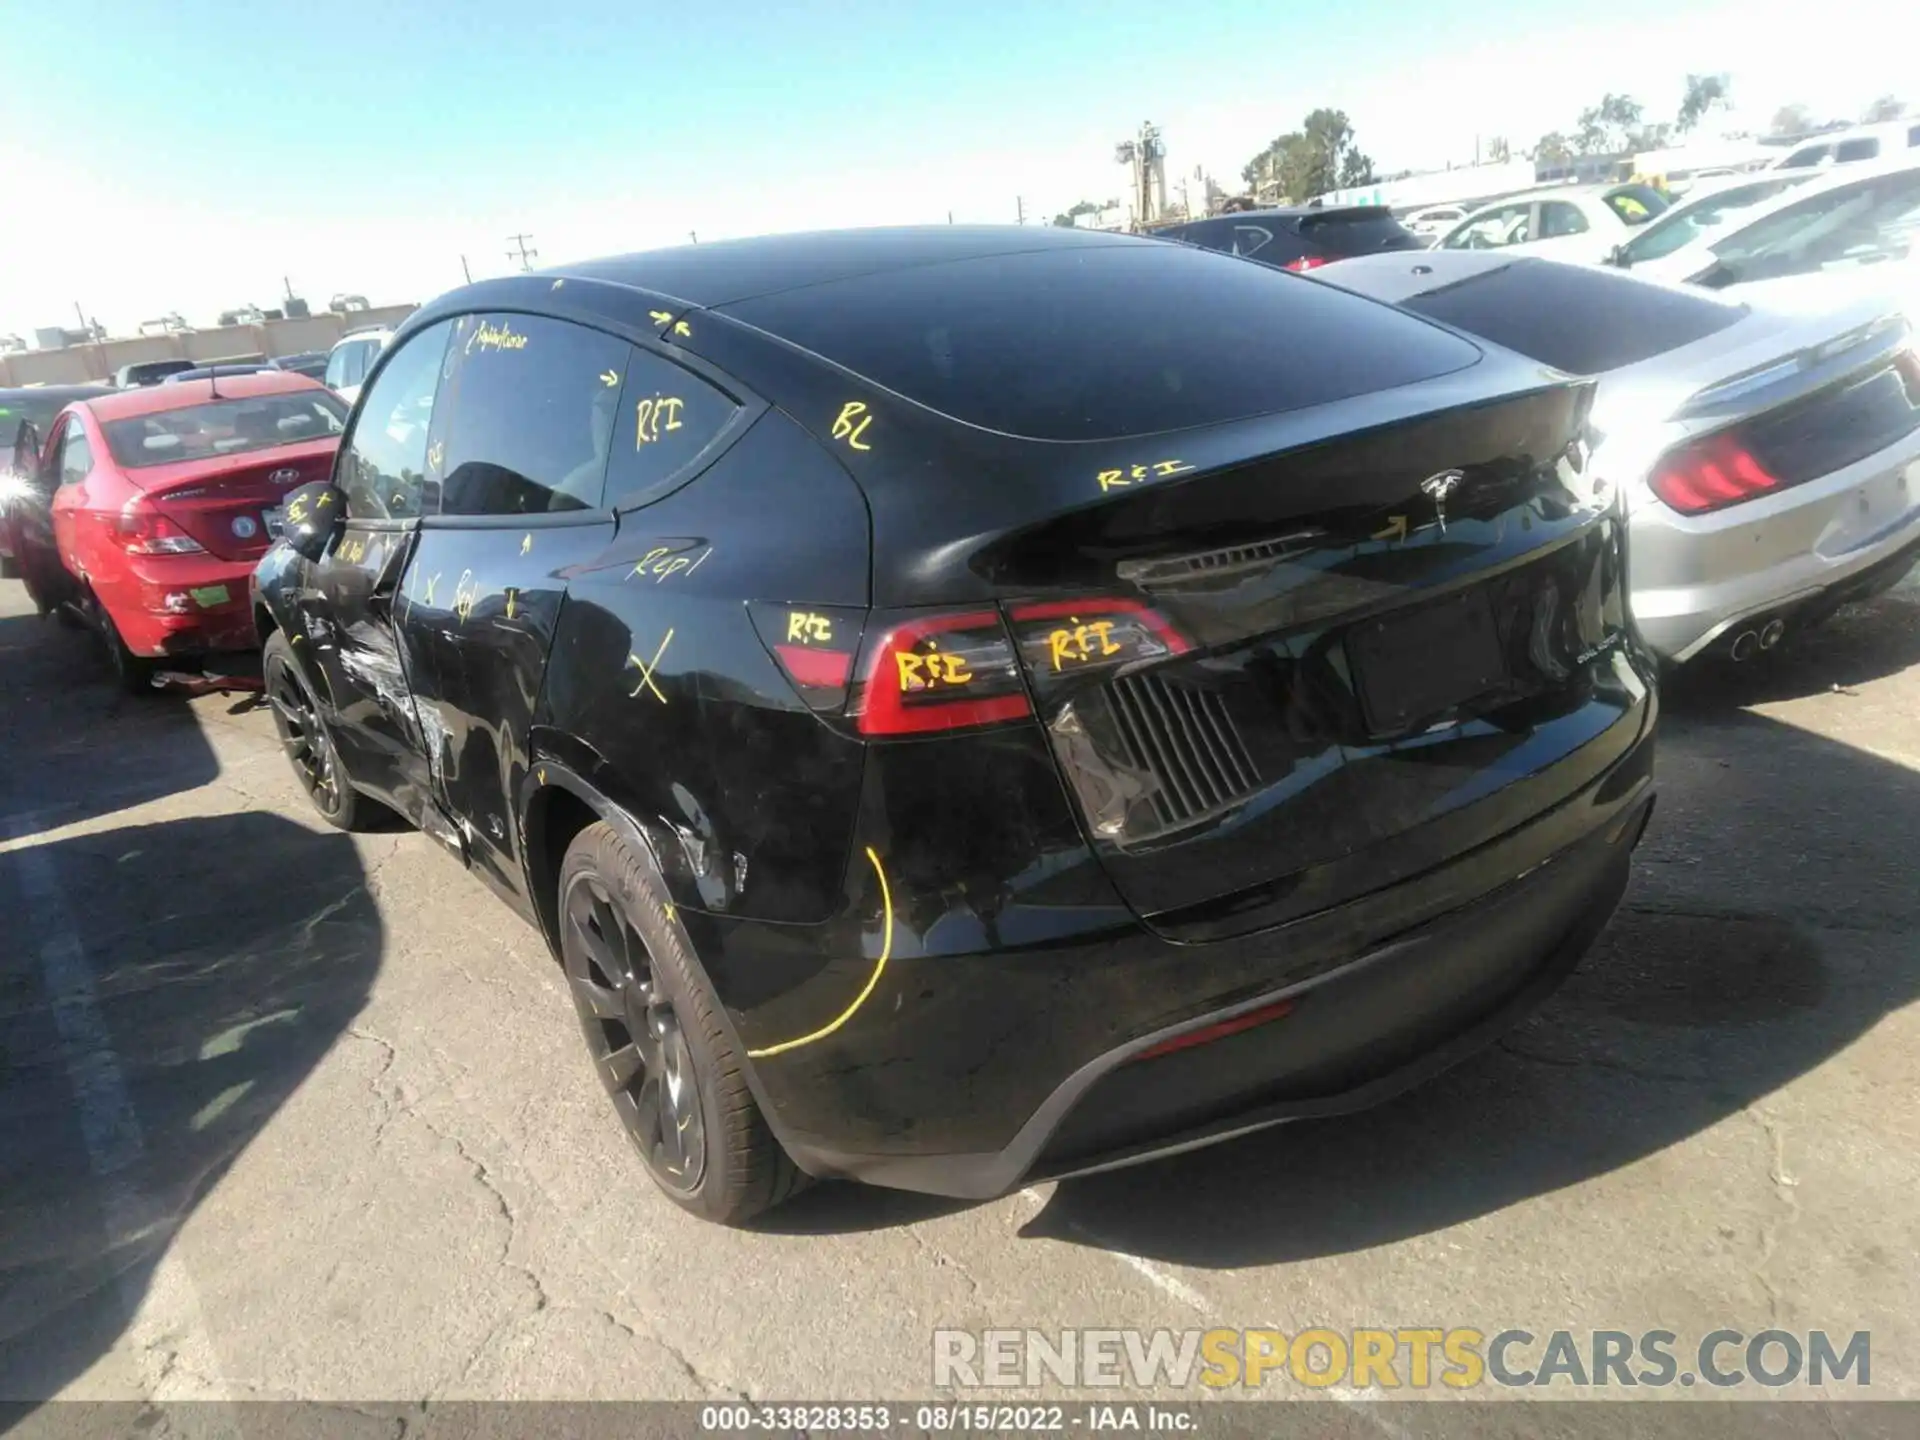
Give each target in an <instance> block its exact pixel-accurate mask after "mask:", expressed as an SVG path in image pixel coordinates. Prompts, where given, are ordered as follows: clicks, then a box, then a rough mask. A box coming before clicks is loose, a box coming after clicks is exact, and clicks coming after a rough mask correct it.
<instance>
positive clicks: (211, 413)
mask: <svg viewBox="0 0 1920 1440" xmlns="http://www.w3.org/2000/svg"><path fill="white" fill-rule="evenodd" d="M346 420H347V412H346V407H345V406H343V405H342V404H341V403H340V402H339V400H337V399H335V398H334V397H333V396H332V395H328V394H326V393H325V392H323V391H315V390H303V391H300V392H298V393H296V394H292V395H255V396H250V397H248V398H246V399H244V400H217V401H209V402H208V403H207V404H205V405H189V406H186V407H184V408H182V409H179V410H162V411H160V412H159V413H158V414H154V415H139V416H135V417H134V418H132V419H130V420H110V421H108V422H107V423H106V424H105V425H103V426H101V429H102V430H104V431H105V432H106V436H107V448H108V449H109V450H111V451H112V452H113V458H114V460H115V462H116V463H117V464H119V465H120V467H121V468H122V469H127V470H137V469H140V468H142V467H144V466H148V465H171V464H173V463H174V462H175V461H178V460H205V459H208V458H210V457H212V456H216V455H238V454H241V453H243V452H245V451H248V450H266V449H270V448H272V447H273V446H276V445H298V444H302V443H304V442H305V441H308V440H324V439H326V438H327V437H328V436H330V435H338V434H339V433H340V432H341V430H342V429H344V428H345V426H346Z"/></svg>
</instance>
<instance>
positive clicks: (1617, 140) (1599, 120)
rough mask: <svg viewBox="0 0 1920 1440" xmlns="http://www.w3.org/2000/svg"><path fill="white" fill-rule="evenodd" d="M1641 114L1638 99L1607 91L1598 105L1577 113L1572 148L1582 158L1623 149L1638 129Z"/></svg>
mask: <svg viewBox="0 0 1920 1440" xmlns="http://www.w3.org/2000/svg"><path fill="white" fill-rule="evenodd" d="M1641 113H1642V112H1641V108H1640V102H1639V101H1638V100H1635V99H1634V98H1633V97H1632V96H1630V95H1615V94H1613V93H1612V92H1611V91H1609V92H1608V93H1607V94H1605V95H1603V96H1601V97H1600V103H1599V104H1598V105H1594V106H1591V107H1589V108H1588V109H1585V110H1582V111H1581V112H1580V128H1579V129H1578V130H1577V131H1575V132H1574V137H1573V145H1574V148H1575V149H1576V150H1578V151H1579V152H1580V153H1581V154H1582V155H1606V154H1610V153H1613V152H1615V151H1619V150H1624V149H1626V148H1627V145H1628V143H1629V139H1630V137H1631V136H1632V134H1633V133H1634V132H1635V131H1636V130H1638V129H1639V127H1640V116H1641Z"/></svg>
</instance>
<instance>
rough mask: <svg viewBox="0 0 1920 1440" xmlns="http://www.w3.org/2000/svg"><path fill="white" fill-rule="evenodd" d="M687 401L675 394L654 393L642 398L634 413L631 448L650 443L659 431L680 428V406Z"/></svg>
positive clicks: (658, 434)
mask: <svg viewBox="0 0 1920 1440" xmlns="http://www.w3.org/2000/svg"><path fill="white" fill-rule="evenodd" d="M686 403H687V402H686V401H684V400H682V399H681V398H680V397H679V396H677V395H654V396H650V397H649V398H648V399H645V400H642V401H641V402H640V404H639V407H638V409H637V410H636V411H635V413H634V429H633V448H634V449H636V450H638V449H639V448H640V447H641V446H642V445H650V444H652V443H653V442H654V441H655V440H658V439H659V438H660V435H661V432H663V431H666V430H678V429H679V428H680V407H681V406H683V405H685V404H686Z"/></svg>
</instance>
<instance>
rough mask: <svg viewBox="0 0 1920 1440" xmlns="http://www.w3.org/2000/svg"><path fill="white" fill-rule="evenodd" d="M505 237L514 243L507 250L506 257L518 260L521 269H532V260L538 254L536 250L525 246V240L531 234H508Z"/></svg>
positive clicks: (527, 239)
mask: <svg viewBox="0 0 1920 1440" xmlns="http://www.w3.org/2000/svg"><path fill="white" fill-rule="evenodd" d="M507 238H508V239H509V240H511V241H512V242H513V244H514V248H513V249H511V250H509V251H508V252H507V258H508V259H509V260H518V261H519V262H520V268H521V269H522V270H531V269H533V261H534V260H535V259H537V258H538V257H539V254H540V252H539V251H538V250H529V249H528V248H527V241H529V240H531V239H532V238H533V236H531V235H509V236H508V237H507Z"/></svg>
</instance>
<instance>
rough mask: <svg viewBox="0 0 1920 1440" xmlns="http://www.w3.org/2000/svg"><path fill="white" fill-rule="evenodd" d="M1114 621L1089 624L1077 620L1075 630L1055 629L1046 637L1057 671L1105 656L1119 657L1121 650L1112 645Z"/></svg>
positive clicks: (1049, 653)
mask: <svg viewBox="0 0 1920 1440" xmlns="http://www.w3.org/2000/svg"><path fill="white" fill-rule="evenodd" d="M1112 637H1113V621H1111V620H1095V621H1094V622H1093V623H1092V624H1090V625H1082V624H1080V623H1079V622H1078V621H1076V622H1075V623H1074V625H1073V626H1072V628H1070V629H1065V630H1055V631H1053V632H1052V633H1051V634H1050V635H1048V636H1047V656H1048V658H1049V659H1050V660H1052V662H1053V668H1054V670H1055V671H1056V672H1058V671H1060V670H1064V669H1066V667H1067V666H1069V665H1081V664H1085V663H1086V662H1087V661H1089V660H1092V659H1095V658H1098V657H1101V656H1106V655H1118V654H1119V653H1120V650H1121V647H1120V646H1118V645H1116V644H1114V643H1113V638H1112Z"/></svg>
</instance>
